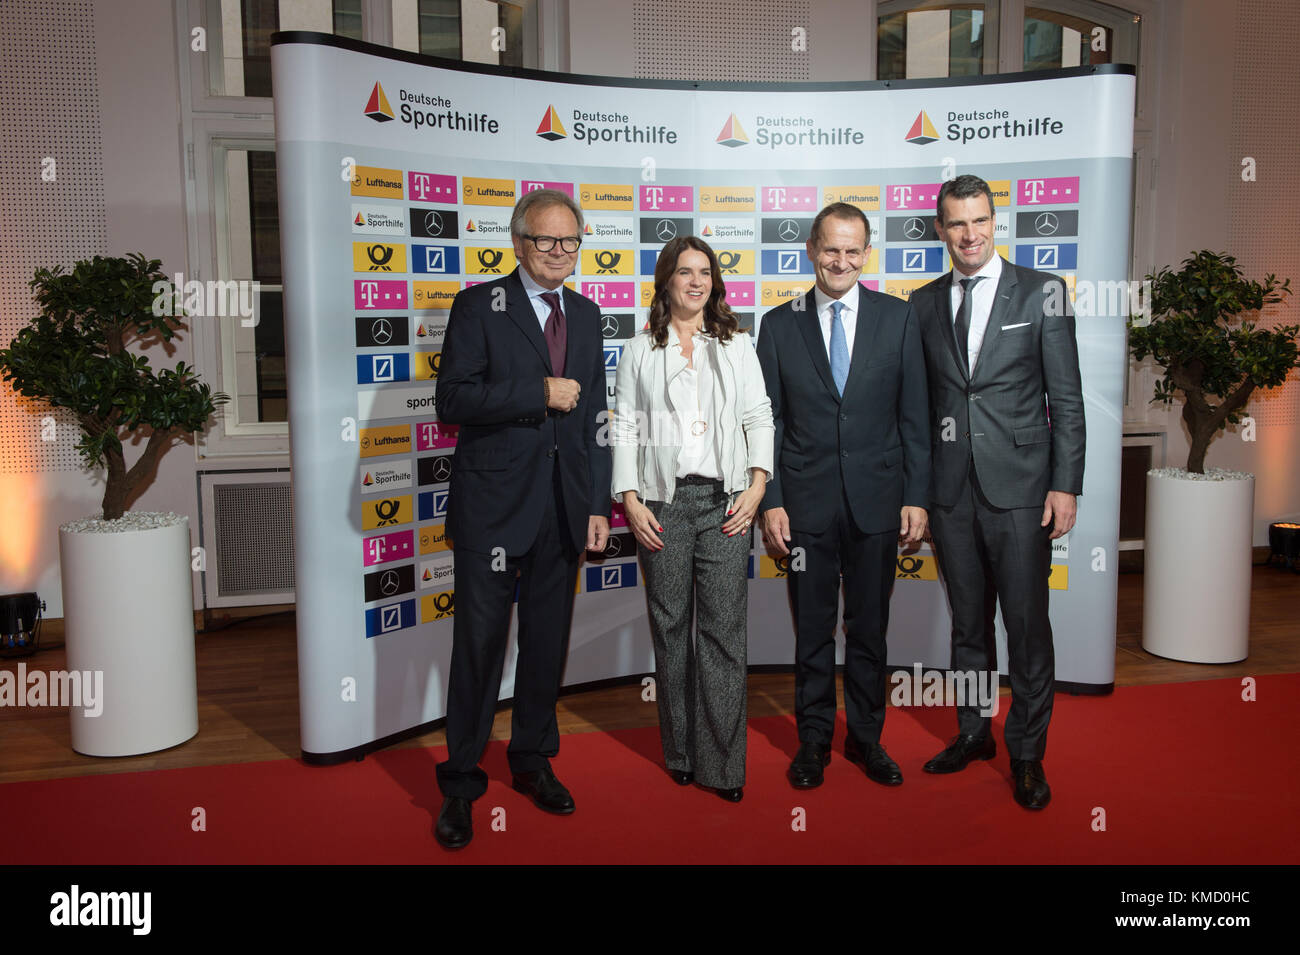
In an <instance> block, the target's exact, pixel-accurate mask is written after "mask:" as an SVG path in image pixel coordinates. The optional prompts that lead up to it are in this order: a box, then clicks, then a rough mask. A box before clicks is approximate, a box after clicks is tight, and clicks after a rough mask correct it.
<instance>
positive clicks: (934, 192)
mask: <svg viewBox="0 0 1300 955" xmlns="http://www.w3.org/2000/svg"><path fill="white" fill-rule="evenodd" d="M942 185H943V184H942V183H938V182H927V183H914V184H912V185H907V186H888V187H887V188H886V192H885V208H886V209H930V210H933V209H934V204H935V202H936V201H938V199H939V190H940V188H942Z"/></svg>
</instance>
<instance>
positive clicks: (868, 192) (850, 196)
mask: <svg viewBox="0 0 1300 955" xmlns="http://www.w3.org/2000/svg"><path fill="white" fill-rule="evenodd" d="M832 202H847V203H848V204H849V205H851V206H857V207H858V208H859V209H861V210H862V211H863V212H879V211H880V187H879V186H826V187H825V188H823V189H822V206H823V207H824V206H828V205H830V204H831V203H832Z"/></svg>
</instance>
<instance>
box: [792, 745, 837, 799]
mask: <svg viewBox="0 0 1300 955" xmlns="http://www.w3.org/2000/svg"><path fill="white" fill-rule="evenodd" d="M830 761H831V748H830V747H829V746H824V745H823V744H821V743H800V744H799V752H797V753H795V754H794V759H793V760H791V762H790V769H789V770H788V771H787V772H786V774H785V775H786V778H788V779H789V780H790V785H791V786H793V787H794V788H795V789H816V788H817V787H818V786H820V785H821V784H822V770H824V769H825V768H826V764H827V763H829V762H830Z"/></svg>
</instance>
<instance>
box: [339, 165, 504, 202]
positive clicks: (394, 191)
mask: <svg viewBox="0 0 1300 955" xmlns="http://www.w3.org/2000/svg"><path fill="white" fill-rule="evenodd" d="M352 195H354V196H374V197H375V198H377V199H401V198H402V170H400V169H384V168H382V167H381V166H358V167H357V168H356V172H354V173H353V175H352ZM513 204H514V203H511V205H513Z"/></svg>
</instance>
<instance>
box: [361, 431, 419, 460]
mask: <svg viewBox="0 0 1300 955" xmlns="http://www.w3.org/2000/svg"><path fill="white" fill-rule="evenodd" d="M359 443H360V445H361V457H363V458H379V457H383V456H384V455H386V454H410V453H411V426H410V425H409V424H395V425H389V426H388V427H386V428H362V429H361V439H360V442H359Z"/></svg>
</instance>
